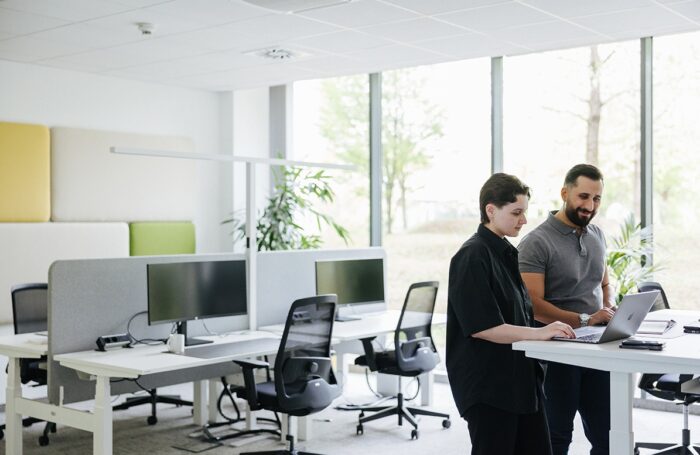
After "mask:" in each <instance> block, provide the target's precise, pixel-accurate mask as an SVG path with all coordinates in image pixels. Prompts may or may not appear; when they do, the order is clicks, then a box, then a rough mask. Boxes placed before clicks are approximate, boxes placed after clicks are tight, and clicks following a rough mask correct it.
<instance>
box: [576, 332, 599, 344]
mask: <svg viewBox="0 0 700 455" xmlns="http://www.w3.org/2000/svg"><path fill="white" fill-rule="evenodd" d="M576 339H577V340H581V341H584V342H589V343H595V342H596V341H598V340H599V339H600V334H599V333H592V334H590V335H584V336H581V337H576Z"/></svg>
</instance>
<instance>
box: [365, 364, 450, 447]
mask: <svg viewBox="0 0 700 455" xmlns="http://www.w3.org/2000/svg"><path fill="white" fill-rule="evenodd" d="M400 390H401V377H399V393H398V395H397V396H396V399H397V403H396V406H364V407H359V408H357V409H358V410H359V411H360V417H359V423H358V424H357V434H358V435H361V434H364V432H365V428H364V425H363V424H364V423H367V422H371V421H372V420H378V419H383V418H384V417H390V416H398V420H399V426H403V420H404V419H406V421H407V422H408V423H410V424H411V425H412V426H413V430H411V439H418V437H419V436H420V433H419V432H418V422H417V421H416V416H419V415H423V416H430V417H440V418H442V419H443V420H442V427H443V428H445V429H447V428H450V426H452V422H451V421H450V415H449V414H444V413H442V412H435V411H431V410H429V409H422V408H414V407H409V406H406V401H405V400H404V396H403V393H402V392H400ZM365 412H376V414H372V415H370V416H365Z"/></svg>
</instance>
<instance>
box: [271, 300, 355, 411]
mask: <svg viewBox="0 0 700 455" xmlns="http://www.w3.org/2000/svg"><path fill="white" fill-rule="evenodd" d="M336 302H337V297H336V296H335V295H319V296H315V297H308V298H305V299H299V300H296V301H295V302H294V303H292V307H291V308H290V309H289V313H288V315H287V321H286V323H285V326H284V333H283V334H282V340H281V341H280V347H279V351H278V352H277V358H276V359H275V391H276V392H277V399H278V402H279V405H280V407H281V408H283V409H284V412H285V413H287V414H290V415H297V416H302V415H307V414H311V413H312V412H317V411H320V410H322V409H325V408H326V407H327V406H328V405H330V404H331V403H332V402H333V400H334V399H335V398H336V397H338V396H340V392H341V390H340V388H339V387H338V382H337V380H336V377H335V374H334V373H333V368H332V367H331V358H330V349H331V336H332V334H333V320H334V319H335V311H336Z"/></svg>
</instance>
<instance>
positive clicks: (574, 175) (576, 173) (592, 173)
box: [564, 164, 603, 188]
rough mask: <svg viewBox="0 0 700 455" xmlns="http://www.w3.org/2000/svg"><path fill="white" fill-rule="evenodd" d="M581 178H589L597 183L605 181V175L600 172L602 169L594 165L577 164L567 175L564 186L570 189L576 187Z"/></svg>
mask: <svg viewBox="0 0 700 455" xmlns="http://www.w3.org/2000/svg"><path fill="white" fill-rule="evenodd" d="M581 176H583V177H588V178H589V179H591V180H593V181H595V182H602V181H603V173H602V172H600V169H598V168H597V167H595V166H593V165H592V164H577V165H576V166H574V167H572V168H571V169H569V172H567V173H566V178H564V186H567V187H569V188H570V187H572V186H576V180H577V179H578V178H579V177H581Z"/></svg>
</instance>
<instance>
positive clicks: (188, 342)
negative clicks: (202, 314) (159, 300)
mask: <svg viewBox="0 0 700 455" xmlns="http://www.w3.org/2000/svg"><path fill="white" fill-rule="evenodd" d="M177 333H179V334H182V335H185V346H197V345H198V344H209V343H213V341H212V340H203V339H201V338H189V337H188V336H187V321H180V322H178V323H177Z"/></svg>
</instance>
